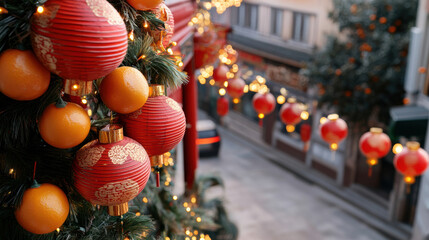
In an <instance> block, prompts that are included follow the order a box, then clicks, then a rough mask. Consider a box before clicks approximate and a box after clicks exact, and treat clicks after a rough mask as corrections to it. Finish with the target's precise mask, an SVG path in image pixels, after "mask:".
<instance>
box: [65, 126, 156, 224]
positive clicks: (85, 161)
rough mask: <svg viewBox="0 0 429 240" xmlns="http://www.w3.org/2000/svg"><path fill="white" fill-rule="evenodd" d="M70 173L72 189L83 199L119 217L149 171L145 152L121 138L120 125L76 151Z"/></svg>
mask: <svg viewBox="0 0 429 240" xmlns="http://www.w3.org/2000/svg"><path fill="white" fill-rule="evenodd" d="M73 172H74V184H75V187H76V189H77V190H78V192H79V193H80V194H81V195H82V196H83V197H84V198H85V199H86V200H88V201H89V202H91V203H92V204H97V205H101V206H108V211H109V214H110V215H112V216H120V215H123V214H125V213H126V212H128V202H129V201H130V200H132V199H133V198H135V197H136V196H137V195H138V194H139V193H140V192H141V191H142V190H143V188H144V187H145V186H146V183H147V181H148V179H149V176H150V172H151V168H150V161H149V156H148V155H147V153H146V151H145V149H144V148H143V147H142V146H141V145H140V144H139V143H138V142H136V141H134V140H133V139H131V138H128V137H124V134H123V128H122V126H120V125H110V126H108V127H105V128H103V129H101V130H100V132H99V139H98V140H93V141H92V142H89V143H88V144H86V145H85V146H83V147H82V148H81V149H80V150H79V151H78V152H77V154H76V160H75V161H74V163H73Z"/></svg>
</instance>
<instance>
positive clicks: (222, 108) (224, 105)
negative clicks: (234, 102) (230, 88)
mask: <svg viewBox="0 0 429 240" xmlns="http://www.w3.org/2000/svg"><path fill="white" fill-rule="evenodd" d="M216 110H217V114H218V115H219V116H221V117H223V116H226V115H227V114H228V112H229V101H228V99H227V98H226V97H224V96H221V97H220V98H218V99H217V105H216Z"/></svg>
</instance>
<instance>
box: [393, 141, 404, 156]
mask: <svg viewBox="0 0 429 240" xmlns="http://www.w3.org/2000/svg"><path fill="white" fill-rule="evenodd" d="M403 149H404V146H402V144H400V143H396V144H395V145H393V148H392V152H393V153H394V154H398V153H400V152H402V150H403Z"/></svg>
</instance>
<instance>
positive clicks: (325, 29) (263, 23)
mask: <svg viewBox="0 0 429 240" xmlns="http://www.w3.org/2000/svg"><path fill="white" fill-rule="evenodd" d="M243 1H244V2H249V3H254V4H258V5H262V6H261V7H260V8H259V16H264V17H262V18H259V32H261V33H262V34H268V31H269V21H270V15H269V14H270V9H269V8H270V7H271V6H273V7H278V8H285V9H289V10H291V11H287V12H285V16H284V19H283V22H284V25H285V27H288V28H289V29H290V31H289V30H288V31H285V32H284V33H283V36H282V37H283V38H284V39H285V40H287V39H290V37H291V31H292V30H291V29H292V11H298V12H303V13H309V14H314V15H315V19H314V21H312V23H311V26H310V29H311V33H310V44H311V45H313V46H314V45H315V46H317V47H323V45H324V44H325V40H326V37H325V36H326V34H327V33H333V34H336V33H338V27H337V26H336V25H335V24H333V23H332V21H331V20H330V19H329V18H328V14H329V11H330V10H331V9H332V7H333V4H332V1H331V0H270V1H260V0H243ZM264 5H265V6H266V7H264Z"/></svg>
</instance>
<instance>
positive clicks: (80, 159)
mask: <svg viewBox="0 0 429 240" xmlns="http://www.w3.org/2000/svg"><path fill="white" fill-rule="evenodd" d="M96 143H97V141H92V142H90V143H87V144H86V145H85V146H83V147H82V148H81V149H80V150H79V151H77V153H76V159H77V164H78V165H79V167H82V168H88V167H92V166H94V165H95V164H97V162H98V161H99V160H100V158H101V155H102V154H103V152H104V147H102V146H96V147H93V146H94V145H95V144H96Z"/></svg>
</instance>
